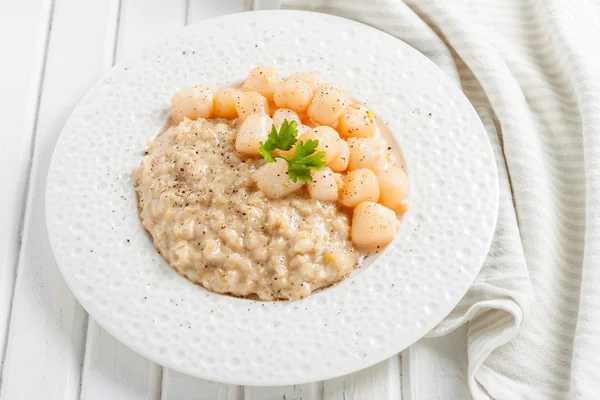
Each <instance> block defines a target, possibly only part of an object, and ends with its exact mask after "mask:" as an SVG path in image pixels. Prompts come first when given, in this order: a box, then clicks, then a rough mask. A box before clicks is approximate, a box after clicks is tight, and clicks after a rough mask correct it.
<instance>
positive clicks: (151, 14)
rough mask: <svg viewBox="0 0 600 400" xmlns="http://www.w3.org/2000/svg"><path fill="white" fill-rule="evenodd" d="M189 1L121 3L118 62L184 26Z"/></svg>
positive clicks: (156, 0) (134, 1)
mask: <svg viewBox="0 0 600 400" xmlns="http://www.w3.org/2000/svg"><path fill="white" fill-rule="evenodd" d="M186 10H187V1H186V0H172V1H164V0H122V5H121V18H120V26H119V35H118V43H117V51H116V58H117V59H116V61H117V62H118V61H120V60H121V59H123V58H124V57H129V56H131V55H135V54H136V53H137V52H138V50H139V49H140V48H143V47H147V46H149V45H151V44H153V43H156V42H158V41H160V40H161V39H164V38H166V37H167V36H169V34H170V33H171V32H172V31H174V30H176V29H177V28H180V27H182V26H183V25H185V20H186Z"/></svg>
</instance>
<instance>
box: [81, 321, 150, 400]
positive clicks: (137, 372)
mask: <svg viewBox="0 0 600 400" xmlns="http://www.w3.org/2000/svg"><path fill="white" fill-rule="evenodd" d="M160 379H161V368H160V367H159V366H158V365H156V364H154V363H152V362H150V361H148V360H146V359H145V358H143V357H141V356H139V355H138V354H136V353H134V352H133V350H130V349H128V348H127V347H125V346H124V345H123V344H121V343H119V342H118V341H117V340H116V339H115V338H113V337H112V336H110V335H109V334H108V333H107V332H106V331H105V330H104V329H102V328H100V327H99V326H98V324H96V323H93V324H92V323H90V326H89V328H88V335H87V349H86V353H85V361H84V371H83V380H82V386H81V397H80V398H81V399H82V400H92V399H98V400H106V399H110V400H134V399H135V400H137V399H148V400H150V399H155V400H156V399H160Z"/></svg>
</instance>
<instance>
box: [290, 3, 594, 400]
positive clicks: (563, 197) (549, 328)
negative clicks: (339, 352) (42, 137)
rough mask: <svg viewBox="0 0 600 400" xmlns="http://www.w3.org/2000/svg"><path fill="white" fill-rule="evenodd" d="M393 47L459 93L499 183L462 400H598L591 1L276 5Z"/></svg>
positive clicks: (470, 311)
mask: <svg viewBox="0 0 600 400" xmlns="http://www.w3.org/2000/svg"><path fill="white" fill-rule="evenodd" d="M282 8H295V9H306V10H312V11H321V12H326V13H330V14H335V15H339V16H342V17H346V18H350V19H354V20H357V21H359V22H363V23H365V24H368V25H371V26H373V27H376V28H379V29H381V30H383V31H386V32H388V33H390V34H392V35H394V36H396V37H398V38H399V39H401V40H403V41H405V42H407V43H408V44H410V45H411V46H413V47H414V48H416V49H417V50H419V51H420V52H422V53H423V54H424V55H426V56H427V57H429V58H430V59H431V60H432V61H434V62H435V63H436V64H437V65H438V66H439V67H440V68H442V69H443V70H444V71H445V72H446V73H447V74H448V76H450V78H452V79H453V80H454V81H455V82H456V83H457V84H458V85H459V86H460V87H461V88H462V90H463V91H464V93H465V95H466V96H467V97H468V98H469V100H470V101H471V103H472V104H473V105H474V106H475V108H476V110H477V112H478V113H479V116H480V117H481V119H482V121H483V123H484V125H485V128H486V129H487V133H488V135H489V138H490V141H491V143H492V146H493V148H494V151H495V156H496V162H497V165H498V171H499V176H500V210H499V214H498V226H497V228H496V233H495V237H494V240H493V243H492V246H491V249H490V252H489V255H488V257H487V259H486V261H485V263H484V265H483V268H482V270H481V272H480V274H479V276H478V277H477V279H476V281H475V283H474V284H473V286H472V288H471V289H470V290H469V292H468V293H467V295H466V296H465V297H464V299H463V300H462V301H461V302H460V303H459V304H458V306H457V307H456V309H455V310H454V311H452V313H451V314H450V315H449V316H448V317H447V318H446V319H445V320H444V321H443V322H441V323H440V324H439V325H438V326H437V327H436V328H435V329H434V330H433V331H432V332H431V333H430V334H429V335H430V336H439V335H444V334H446V333H448V332H450V331H452V330H453V329H456V328H457V327H458V326H460V325H461V324H464V323H468V355H469V370H468V384H469V388H470V390H471V393H472V395H473V397H474V398H475V399H490V398H491V399H554V398H556V399H563V398H569V399H592V398H600V379H599V378H600V365H599V364H600V51H599V48H600V47H599V45H598V42H597V41H598V40H599V39H600V25H598V21H599V20H600V3H598V2H595V1H593V0H590V1H585V0H579V1H566V0H549V1H543V0H538V1H535V0H477V1H474V0H455V1H452V2H449V1H442V0H422V1H418V0H413V1H406V3H402V2H401V1H400V0H367V1H363V0H316V1H311V0H285V1H283V7H282Z"/></svg>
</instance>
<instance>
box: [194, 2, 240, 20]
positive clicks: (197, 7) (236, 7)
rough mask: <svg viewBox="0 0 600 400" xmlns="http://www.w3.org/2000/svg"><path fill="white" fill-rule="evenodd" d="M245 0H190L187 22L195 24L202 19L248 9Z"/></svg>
mask: <svg viewBox="0 0 600 400" xmlns="http://www.w3.org/2000/svg"><path fill="white" fill-rule="evenodd" d="M248 9H249V8H247V4H246V2H245V1H244V0H203V1H197V0H190V4H189V7H188V14H187V23H188V24H194V23H196V22H200V21H202V20H205V19H208V18H213V17H218V16H220V15H226V14H231V13H237V12H242V11H245V10H248Z"/></svg>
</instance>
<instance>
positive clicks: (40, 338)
mask: <svg viewBox="0 0 600 400" xmlns="http://www.w3.org/2000/svg"><path fill="white" fill-rule="evenodd" d="M111 7H114V5H113V4H112V3H107V2H80V1H78V0H57V1H56V4H55V6H54V14H53V20H52V29H51V32H50V42H49V47H48V56H47V61H46V67H45V73H44V80H43V82H44V84H43V87H42V96H41V102H40V109H39V118H38V123H37V129H36V134H35V138H36V139H35V146H34V154H33V164H32V169H31V175H30V188H29V192H28V196H27V206H26V213H25V222H24V232H23V245H22V247H21V251H20V257H19V266H18V271H17V278H16V284H15V291H14V301H13V306H12V317H11V321H10V329H9V337H8V347H7V352H6V357H5V362H4V367H3V382H2V390H1V392H0V397H1V398H2V399H3V400H14V399H64V400H71V399H76V398H77V397H78V393H79V382H80V373H81V363H82V358H83V357H82V355H83V343H84V333H85V332H84V331H85V323H86V320H87V318H86V314H85V312H84V311H83V309H82V308H81V306H80V305H79V303H77V301H76V300H75V298H74V297H73V295H72V294H71V292H70V290H69V288H68V287H67V285H66V283H65V282H64V280H63V278H62V276H61V275H60V272H59V270H58V267H57V265H56V262H55V260H54V257H53V255H52V250H51V248H50V244H49V241H48V237H47V233H46V227H45V215H44V190H45V185H46V173H47V171H48V165H49V162H50V157H51V154H52V149H53V147H54V144H55V142H56V139H57V137H58V134H59V133H60V131H61V129H62V127H63V125H64V123H65V121H66V119H67V117H68V116H69V114H70V112H71V110H72V109H73V107H74V106H75V105H76V104H77V102H78V101H79V100H80V99H81V97H82V96H83V95H84V94H85V92H86V91H87V90H88V89H89V88H90V87H91V86H92V85H93V84H94V83H95V81H96V80H97V79H98V77H99V76H100V75H101V74H102V73H103V68H102V63H103V60H104V54H105V46H106V37H107V29H109V31H110V24H108V23H107V21H108V20H109V16H110V15H111Z"/></svg>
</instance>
